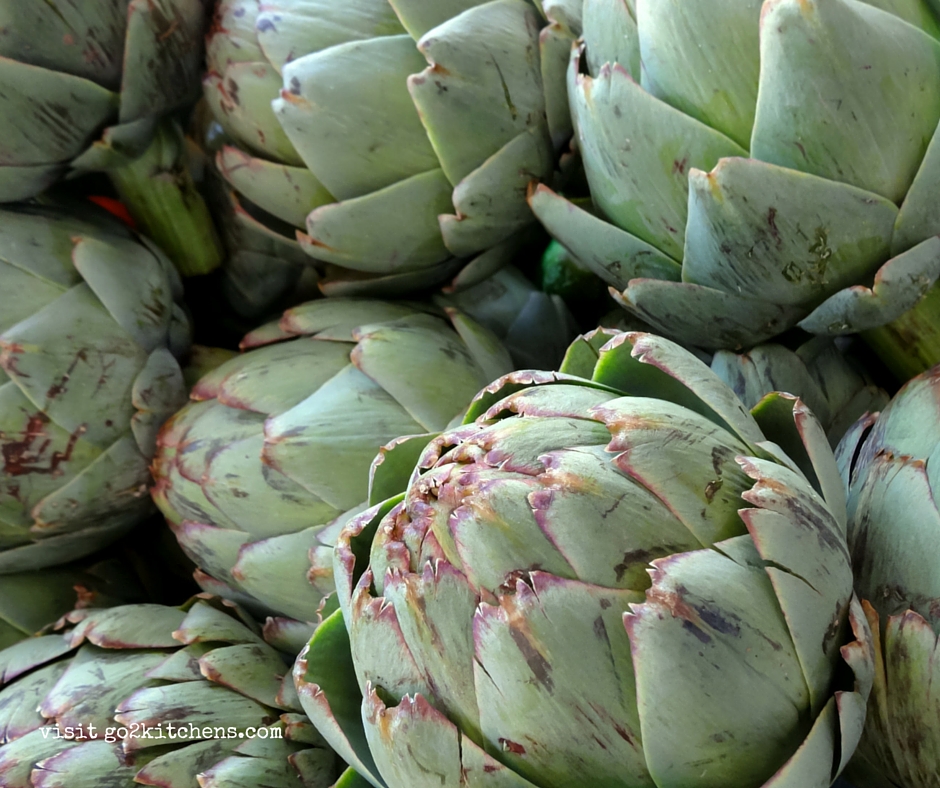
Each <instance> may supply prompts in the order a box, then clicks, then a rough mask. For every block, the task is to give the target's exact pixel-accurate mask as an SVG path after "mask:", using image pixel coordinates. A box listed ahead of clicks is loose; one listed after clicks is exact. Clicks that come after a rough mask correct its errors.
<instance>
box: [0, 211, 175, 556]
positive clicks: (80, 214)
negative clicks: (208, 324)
mask: <svg viewBox="0 0 940 788" xmlns="http://www.w3.org/2000/svg"><path fill="white" fill-rule="evenodd" d="M181 294H182V289H181V286H180V281H179V277H178V276H177V275H176V271H175V270H174V269H173V266H172V264H171V263H170V262H169V260H168V259H167V258H166V256H165V255H164V254H163V253H162V252H161V251H160V250H159V249H158V248H157V247H156V246H155V245H154V244H153V243H152V242H150V241H149V240H147V239H146V238H143V237H141V236H138V235H135V234H134V233H132V232H130V231H129V230H128V229H127V228H126V227H125V226H124V225H122V224H120V223H119V222H117V221H115V220H113V219H111V217H109V216H107V215H106V214H104V213H101V212H98V211H97V210H93V209H92V208H91V207H90V206H88V207H86V206H83V205H80V204H68V205H59V206H43V205H21V206H6V207H4V208H3V209H2V210H0V450H2V460H3V465H2V467H0V574H6V573H10V572H20V571H24V570H30V569H39V568H42V567H46V566H51V565H55V564H62V563H66V562H68V561H72V560H74V559H76V558H80V557H82V556H84V555H88V554H89V553H91V552H93V551H94V550H97V549H99V548H101V547H103V546H105V545H107V544H109V543H110V542H113V541H114V540H116V539H117V538H118V537H119V536H120V535H121V534H123V533H125V532H126V531H127V530H129V529H130V528H131V527H133V526H134V525H135V524H137V523H139V522H141V521H142V520H143V519H144V518H145V517H146V516H147V515H148V514H150V513H151V512H152V511H153V508H152V503H151V501H150V498H149V495H148V491H147V487H148V485H149V482H150V474H149V470H148V465H149V462H150V458H151V457H152V456H153V451H154V448H155V445H156V435H157V431H158V429H159V428H160V425H161V424H162V423H163V421H164V419H165V418H166V417H167V416H169V415H170V414H171V413H173V412H174V411H175V410H176V409H177V408H179V407H181V406H182V404H183V403H184V402H185V396H186V391H185V388H184V384H183V376H182V372H181V371H180V368H179V365H178V364H177V361H176V358H175V356H178V355H180V354H182V353H183V352H185V350H186V348H187V347H188V344H189V325H188V321H187V318H186V316H185V314H184V313H183V311H182V309H181V307H180V306H179V305H178V304H177V303H176V299H177V298H179V297H180V296H181Z"/></svg>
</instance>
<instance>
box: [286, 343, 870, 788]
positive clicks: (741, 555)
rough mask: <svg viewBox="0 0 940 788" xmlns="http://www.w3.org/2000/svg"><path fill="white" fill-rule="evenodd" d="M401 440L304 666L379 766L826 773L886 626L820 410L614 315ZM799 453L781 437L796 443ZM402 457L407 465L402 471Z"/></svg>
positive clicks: (362, 754)
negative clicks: (852, 531) (876, 627)
mask: <svg viewBox="0 0 940 788" xmlns="http://www.w3.org/2000/svg"><path fill="white" fill-rule="evenodd" d="M397 451H398V447H397V446H394V445H393V446H391V447H389V448H388V449H387V450H386V452H385V454H383V455H382V456H381V458H380V460H379V461H378V462H377V463H376V465H375V466H374V473H373V495H374V497H380V496H381V495H383V494H384V493H387V492H389V491H390V490H391V491H393V492H394V491H395V490H396V489H397V490H398V491H400V490H402V489H404V490H405V491H404V492H403V493H399V494H398V495H397V496H395V497H391V498H389V499H388V500H386V501H384V502H382V503H376V502H375V501H373V503H375V506H374V507H373V508H372V509H370V510H368V511H366V512H364V513H362V514H361V515H359V516H358V517H356V518H355V519H353V520H352V521H351V522H350V523H349V524H348V525H347V526H346V528H345V529H344V530H343V532H342V533H341V535H340V538H339V540H338V542H337V547H336V550H335V553H334V566H335V574H336V584H337V590H338V595H339V601H340V608H341V610H340V611H338V612H336V613H334V614H333V615H332V616H331V617H330V618H329V619H328V620H326V621H325V622H324V623H323V624H322V625H321V626H320V627H319V628H318V629H317V630H316V632H315V633H314V636H313V638H312V640H311V642H310V645H309V647H308V649H307V650H306V651H305V652H303V653H302V654H301V656H300V657H299V658H298V661H297V663H296V664H295V668H294V677H295V681H296V683H297V688H298V692H299V695H300V698H301V703H302V704H303V706H304V708H305V710H306V711H307V713H308V715H309V716H310V718H311V720H312V721H313V722H314V724H315V725H316V726H317V728H318V729H319V730H320V732H321V733H322V734H323V735H324V737H325V738H326V739H327V741H329V742H330V743H331V745H332V746H333V747H334V749H336V750H337V752H338V753H339V754H340V755H341V756H342V757H343V758H345V759H346V760H347V762H348V763H349V764H350V765H351V767H352V770H353V771H354V772H355V773H356V774H357V775H358V777H357V779H360V780H366V781H367V782H368V783H369V784H371V785H373V786H388V788H405V787H406V786H407V788H424V786H432V785H434V786H439V785H447V786H456V785H467V786H480V787H481V788H482V787H483V786H502V787H505V786H518V787H519V788H523V787H524V786H538V787H539V788H575V787H576V786H577V787H580V786H584V785H588V784H589V785H592V786H605V787H606V786H610V788H614V787H615V786H616V788H627V787H630V788H633V786H637V787H639V786H644V787H646V786H650V787H652V786H658V787H660V788H664V787H665V786H670V788H671V787H672V786H679V785H681V786H683V788H691V786H711V787H714V788H717V787H718V786H721V787H722V788H757V786H766V787H767V788H770V787H772V788H784V787H786V788H817V787H818V788H825V787H826V786H829V785H830V784H831V783H832V781H833V780H834V779H835V778H836V776H837V775H838V774H839V772H841V770H842V769H843V767H844V765H845V763H846V762H847V761H848V759H849V757H850V756H851V754H852V752H853V751H854V749H855V745H856V742H857V740H858V736H859V735H860V733H861V729H862V725H863V722H864V719H865V704H866V700H867V697H868V694H869V690H870V687H871V680H872V671H873V665H872V660H873V656H872V645H871V636H870V633H869V632H868V629H867V624H866V621H865V618H864V615H863V614H862V612H861V608H860V606H859V604H858V602H857V601H856V600H855V598H854V596H853V594H852V575H851V568H850V565H849V555H848V548H847V546H846V542H845V493H844V490H843V487H842V482H841V479H840V477H839V475H838V470H837V468H836V464H835V460H834V458H833V455H832V451H831V449H830V448H829V446H828V443H827V441H826V438H825V435H824V434H823V432H822V429H821V428H820V426H819V424H818V423H817V422H816V420H815V419H814V418H813V416H812V415H811V414H810V413H809V412H808V410H807V409H806V408H805V406H804V405H803V404H802V403H801V402H800V401H799V400H797V399H795V398H793V397H790V396H787V395H781V394H773V395H770V396H768V397H767V398H765V399H764V400H762V401H761V403H760V404H759V405H758V406H757V407H756V408H754V410H753V411H752V412H748V410H747V409H746V408H745V407H744V406H743V404H742V403H741V402H740V401H739V400H738V399H737V398H736V397H735V396H734V394H733V393H732V392H731V390H730V389H728V388H727V387H726V386H725V385H724V384H723V383H721V382H720V381H719V380H718V378H717V377H716V376H715V375H714V373H712V372H711V371H710V370H709V369H708V367H707V366H706V365H705V364H704V363H703V362H701V361H699V360H698V359H696V358H695V357H694V356H692V355H691V354H689V353H687V352H686V351H684V350H682V349H681V348H679V347H678V346H676V345H674V344H672V343H671V342H668V341H666V340H663V339H660V338H658V337H655V336H652V335H649V334H641V333H625V334H615V335H611V333H610V332H603V331H599V332H596V333H594V334H591V335H587V336H586V337H585V338H583V339H582V340H579V341H576V342H575V344H574V345H573V346H572V348H571V349H570V351H569V353H568V357H567V359H566V362H565V364H564V365H563V367H562V371H561V372H558V373H549V372H531V371H530V372H520V373H513V374H510V375H508V376H505V377H504V378H502V379H500V380H499V381H497V382H495V383H493V384H491V385H490V386H488V387H487V388H486V389H484V390H483V391H482V392H481V393H480V394H479V395H478V397H477V398H476V399H475V401H474V403H473V405H472V406H471V408H470V411H469V413H468V415H467V420H466V422H465V423H464V425H463V426H461V427H458V428H455V429H453V430H450V431H448V432H445V433H444V434H442V435H441V436H439V437H437V438H435V439H433V440H432V441H431V442H430V444H429V445H428V446H427V447H426V449H425V450H424V452H423V454H422V455H421V457H420V459H419V461H418V462H417V465H416V466H414V470H413V471H411V470H406V471H404V472H402V470H401V469H402V463H398V462H396V461H395V455H396V452H397ZM785 452H786V453H785ZM409 474H410V478H409Z"/></svg>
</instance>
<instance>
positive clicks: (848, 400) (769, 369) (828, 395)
mask: <svg viewBox="0 0 940 788" xmlns="http://www.w3.org/2000/svg"><path fill="white" fill-rule="evenodd" d="M853 361H855V359H853V358H852V357H851V356H850V355H849V354H848V353H845V352H843V351H842V350H841V349H840V348H839V347H837V346H836V344H835V343H834V342H832V341H831V340H829V339H827V338H825V337H815V338H814V339H811V340H810V341H808V342H805V343H804V344H803V345H801V346H800V347H798V348H797V349H796V350H795V351H793V350H789V349H787V348H786V347H784V346H783V345H777V344H773V343H768V344H765V345H758V346H757V347H756V348H754V349H752V350H750V351H748V352H746V353H740V354H738V353H732V352H731V351H729V350H719V351H718V352H717V353H715V355H714V357H713V358H712V362H711V368H712V370H713V371H714V372H715V373H716V374H717V375H718V377H720V378H721V379H722V380H723V381H724V382H725V383H727V384H728V385H729V386H730V387H731V388H732V390H733V391H734V393H735V394H737V395H738V397H739V398H740V399H741V401H742V402H743V403H744V404H745V405H746V406H747V407H749V408H752V407H754V406H756V405H757V404H758V403H759V402H760V401H761V400H762V399H763V398H764V397H765V396H766V395H767V394H769V393H770V392H772V391H786V392H789V393H790V394H794V395H796V396H798V397H799V398H800V399H801V400H803V402H805V403H806V405H807V407H808V408H809V409H810V410H811V411H812V412H813V415H814V416H816V418H817V419H818V420H819V423H820V424H821V425H822V427H823V429H824V430H825V431H826V435H827V437H828V438H829V443H830V445H831V446H832V448H833V449H835V448H836V446H838V444H839V441H840V440H842V436H843V435H845V433H846V432H847V431H848V429H849V428H850V427H851V426H852V425H853V424H854V423H855V422H856V421H857V420H858V419H859V418H861V417H862V416H864V415H865V414H867V413H872V412H875V411H879V410H881V409H882V408H883V407H884V406H885V405H886V404H887V403H888V399H889V398H888V393H887V392H886V391H885V390H884V389H882V388H880V387H879V386H877V385H875V383H874V382H873V381H872V379H871V377H870V376H869V375H868V374H867V373H866V372H865V370H864V369H863V368H862V367H861V365H859V364H854V363H853Z"/></svg>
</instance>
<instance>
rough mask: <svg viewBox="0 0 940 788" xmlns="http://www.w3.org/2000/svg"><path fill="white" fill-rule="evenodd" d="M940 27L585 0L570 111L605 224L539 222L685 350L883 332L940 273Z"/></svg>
mask: <svg viewBox="0 0 940 788" xmlns="http://www.w3.org/2000/svg"><path fill="white" fill-rule="evenodd" d="M938 13H940V3H937V2H936V0H869V1H868V2H856V0H767V2H761V0H714V1H713V2H705V1H704V0H702V1H701V2H679V0H585V2H584V6H583V15H582V18H581V20H580V23H581V24H580V29H581V31H582V33H583V39H582V41H581V43H580V44H579V45H578V46H576V47H575V48H574V50H573V52H572V56H571V63H570V66H569V70H568V95H569V99H570V104H571V111H572V116H573V122H574V126H575V130H576V140H577V145H578V148H579V149H580V152H581V155H582V157H583V161H584V167H585V170H586V173H587V178H588V181H589V183H590V187H591V197H592V201H593V207H592V208H590V207H589V208H585V207H582V206H580V205H576V204H574V203H570V202H568V201H566V200H565V199H563V198H561V197H559V196H558V195H556V194H555V193H553V192H552V191H551V190H550V189H549V188H548V187H545V186H541V187H539V188H538V189H536V190H534V192H533V193H532V195H531V197H530V202H531V205H532V207H533V209H534V210H535V212H536V214H537V215H538V216H539V218H540V219H541V220H542V222H543V223H544V224H545V226H546V227H547V228H548V229H549V231H550V232H551V233H552V234H553V235H554V236H555V237H556V238H557V239H558V240H559V241H560V242H561V243H562V244H564V245H565V246H566V247H567V248H568V249H569V250H571V252H572V253H573V254H575V255H576V256H577V257H579V258H580V259H581V260H582V261H583V262H584V263H585V264H587V265H589V266H591V267H592V268H593V269H594V270H595V271H596V272H597V273H598V274H599V275H601V276H602V277H604V278H605V279H606V281H607V282H608V283H609V284H610V285H612V287H613V288H614V289H615V290H616V291H617V297H618V298H619V299H620V300H621V302H622V304H623V306H624V307H626V308H627V309H628V310H630V311H632V312H634V313H635V314H637V315H638V316H640V317H642V318H643V319H644V320H646V321H647V322H649V323H650V324H651V325H652V326H654V327H655V328H656V329H657V330H660V331H662V332H664V333H666V334H668V335H670V336H673V337H676V338H678V339H680V340H681V341H682V342H684V343H687V344H693V345H697V346H701V347H707V348H709V349H716V348H732V349H734V348H740V347H751V346H753V345H755V344H757V343H759V342H762V341H764V340H766V339H768V338H770V337H773V336H774V335H776V334H779V333H780V332H782V331H784V330H785V329H787V328H790V327H791V326H794V325H797V324H798V325H800V326H801V327H802V328H804V329H806V330H807V331H809V332H811V333H816V334H828V335H839V334H848V333H852V332H857V331H861V330H864V329H869V328H873V327H876V326H882V325H884V324H885V323H888V322H890V321H892V320H894V319H896V318H898V317H899V316H900V315H902V314H903V313H905V312H906V311H907V310H909V309H910V308H911V307H913V306H914V305H915V304H916V303H917V302H918V300H919V299H920V298H921V297H922V296H923V295H924V294H925V293H926V292H927V291H928V289H929V288H930V287H931V286H932V285H933V283H934V282H935V281H936V279H937V277H938V275H940V238H938V237H937V235H938V233H940V214H938V212H937V211H936V200H937V196H936V195H937V192H938V189H940V135H938V134H937V127H938V121H940V42H938V41H937V36H938V35H940V26H938V18H937V14H938ZM908 344H910V342H908ZM935 350H937V348H935ZM934 363H935V362H934Z"/></svg>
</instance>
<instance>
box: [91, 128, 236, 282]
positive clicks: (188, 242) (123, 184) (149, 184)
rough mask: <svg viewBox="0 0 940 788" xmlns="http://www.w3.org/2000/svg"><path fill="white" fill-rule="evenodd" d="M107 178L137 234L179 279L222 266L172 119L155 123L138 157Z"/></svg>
mask: <svg viewBox="0 0 940 788" xmlns="http://www.w3.org/2000/svg"><path fill="white" fill-rule="evenodd" d="M108 175H109V176H110V177H111V182H112V183H113V184H114V188H115V189H117V192H118V194H119V195H120V197H121V201H122V202H123V203H124V204H125V205H126V206H127V210H128V211H129V212H130V214H131V216H132V217H133V218H134V221H135V222H136V223H137V225H138V228H139V229H140V231H141V232H143V233H145V234H146V235H148V236H150V238H152V239H153V240H154V241H156V243H157V244H158V245H159V246H160V248H161V249H163V251H164V252H166V254H167V255H168V256H169V258H170V259H171V260H172V261H173V262H174V264H175V265H176V267H177V269H179V272H180V273H181V274H182V275H183V276H198V275H200V274H207V273H209V272H210V271H212V270H213V269H215V268H217V267H218V266H219V265H220V264H221V263H222V258H223V255H224V252H223V250H222V244H221V242H220V241H219V237H218V234H217V233H216V229H215V225H214V224H213V222H212V216H211V214H210V213H209V209H208V207H207V206H206V203H205V200H203V198H202V195H201V194H200V193H199V190H198V189H197V188H196V184H195V183H194V181H193V178H192V175H191V174H190V172H189V169H188V167H187V166H186V146H185V143H184V140H183V133H182V131H181V130H180V129H179V127H178V126H177V125H176V124H175V123H174V122H173V121H171V120H164V121H163V122H162V123H161V124H160V125H159V127H158V128H157V131H156V133H155V135H154V139H153V142H151V144H150V147H148V148H147V150H146V152H145V153H144V154H143V155H142V156H140V157H139V158H137V159H135V160H134V161H132V162H131V163H130V164H127V165H125V166H123V167H115V168H114V169H111V170H109V171H108Z"/></svg>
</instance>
